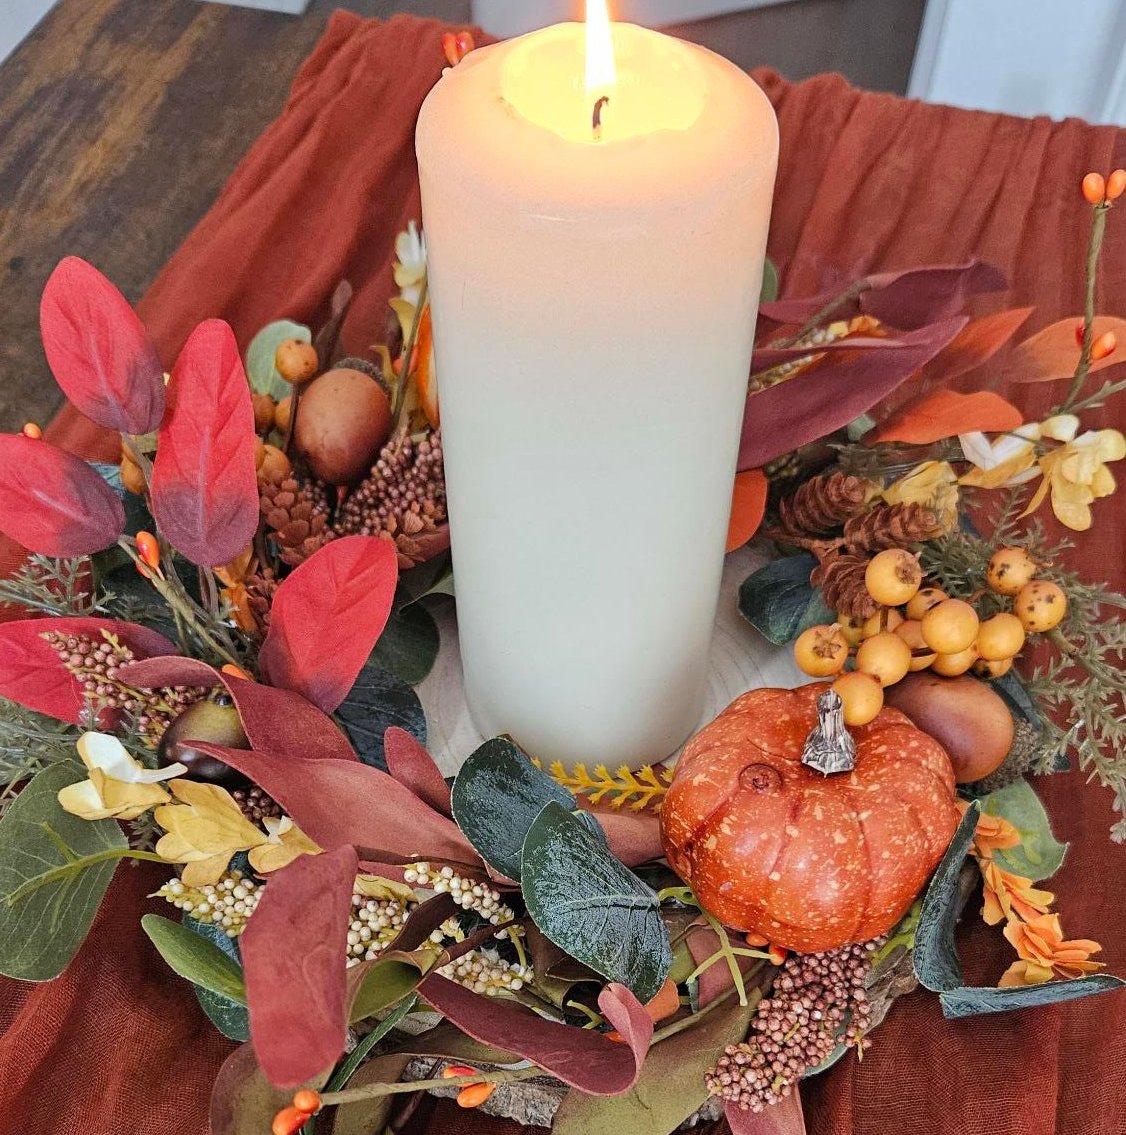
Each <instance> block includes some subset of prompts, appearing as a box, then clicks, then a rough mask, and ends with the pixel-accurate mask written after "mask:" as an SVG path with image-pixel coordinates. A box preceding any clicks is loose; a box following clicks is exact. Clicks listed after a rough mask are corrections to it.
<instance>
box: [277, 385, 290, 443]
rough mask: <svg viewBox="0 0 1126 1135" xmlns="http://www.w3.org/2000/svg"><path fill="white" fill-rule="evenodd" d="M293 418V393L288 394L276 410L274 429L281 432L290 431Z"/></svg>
mask: <svg viewBox="0 0 1126 1135" xmlns="http://www.w3.org/2000/svg"><path fill="white" fill-rule="evenodd" d="M292 420H293V395H292V394H287V395H286V396H285V397H284V398H283V399H282V400H281V401H280V402H279V403H278V404H277V407H276V409H275V410H274V429H276V430H277V431H278V433H281V434H287V433H289V425H290V422H291V421H292Z"/></svg>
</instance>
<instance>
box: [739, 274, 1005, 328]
mask: <svg viewBox="0 0 1126 1135" xmlns="http://www.w3.org/2000/svg"><path fill="white" fill-rule="evenodd" d="M861 283H863V284H865V285H866V287H865V289H864V290H862V291H860V292H859V293H858V294H857V296H856V298H855V299H853V300H851V301H850V302H848V303H845V304H842V305H841V306H840V307H837V308H834V309H833V312H832V314H831V315H830V317H829V318H830V319H849V318H851V317H852V316H854V315H873V316H875V317H876V318H877V319H880V320H883V321H884V322H885V323H888V324H890V325H891V326H892V327H898V328H906V329H913V328H922V327H924V326H926V325H927V324H930V323H937V322H939V321H940V320H944V319H947V318H948V317H950V316H953V315H956V314H957V313H958V312H960V311H961V310H962V308H963V307H964V306H965V303H966V299H967V297H969V296H971V295H974V294H977V293H979V292H998V291H1001V289H1003V288H1004V287H1005V284H1006V280H1005V277H1004V274H1003V273H1002V272H1001V271H999V270H998V269H997V268H994V267H993V266H992V265H991V264H985V263H983V262H982V261H980V260H971V261H969V262H968V263H966V264H942V265H935V266H931V267H924V268H907V269H905V270H900V271H897V272H880V273H877V274H876V275H873V276H867V277H865V279H864V280H863V281H861ZM841 291H843V289H837V290H834V291H831V292H824V293H823V294H822V295H819V296H811V297H810V298H809V299H791V300H776V301H774V302H773V303H764V304H762V306H761V308H760V310H761V313H762V314H763V315H765V316H766V317H767V318H768V319H773V320H774V321H776V322H778V323H805V322H806V320H809V319H812V318H813V317H814V316H815V315H817V314H818V312H820V311H822V310H823V309H824V308H825V306H826V305H827V304H828V303H830V302H831V301H832V300H834V299H836V298H837V296H838V295H840V294H841Z"/></svg>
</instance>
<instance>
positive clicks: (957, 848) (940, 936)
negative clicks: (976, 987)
mask: <svg viewBox="0 0 1126 1135" xmlns="http://www.w3.org/2000/svg"><path fill="white" fill-rule="evenodd" d="M980 813H981V806H980V805H979V804H978V803H977V802H976V801H975V802H974V803H973V804H971V805H970V806H969V808H968V809H967V811H966V814H965V816H964V817H963V818H962V822H961V823H960V824H959V825H958V830H957V831H956V832H955V833H954V838H953V839H952V840H951V841H950V846H949V847H948V848H947V849H946V854H945V855H944V856H943V857H942V862H941V863H940V864H939V865H938V870H937V871H935V873H934V877H933V878H932V879H931V881H930V886H929V887H927V893H926V897H925V898H924V899H923V909H922V911H921V913H920V914H919V925H918V926H917V927H916V928H915V952H914V958H913V961H914V966H915V976H916V977H917V978H918V979H919V982H920V983H921V984H922V985H923V986H924V987H925V988H927V989H929V990H931V991H932V992H934V993H941V992H942V991H943V990H946V989H957V988H958V987H959V986H961V984H962V966H961V963H960V962H959V961H958V954H957V952H956V951H955V949H954V927H955V926H956V925H957V923H958V916H959V915H960V914H961V907H960V904H959V901H958V899H959V894H960V885H959V879H960V876H961V874H962V864H963V863H965V861H966V856H967V854H969V850H970V844H972V843H973V841H974V833H975V832H976V831H977V818H978V816H979V815H980Z"/></svg>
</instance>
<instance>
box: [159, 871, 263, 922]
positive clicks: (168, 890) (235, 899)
mask: <svg viewBox="0 0 1126 1135" xmlns="http://www.w3.org/2000/svg"><path fill="white" fill-rule="evenodd" d="M261 895H262V887H261V885H260V884H258V883H256V882H255V881H254V880H253V879H249V878H244V877H243V874H242V872H241V871H227V872H225V873H224V874H223V877H222V878H221V879H220V880H219V882H218V883H216V884H214V885H211V884H208V885H207V886H205V887H186V886H185V885H184V883H183V882H182V881H181V880H180V879H171V880H169V882H167V883H165V884H164V886H163V887H161V888H160V890H159V891H157V892H156V896H157V897H159V898H162V899H165V900H167V901H168V902H170V903H171V904H172V905H173V906H174V907H176V908H177V910H182V911H183V912H184V913H185V914H187V915H190V916H191V917H192V918H195V919H197V920H198V921H200V922H210V923H213V924H214V925H216V926H221V927H222V928H223V929H224V930H225V931H226V932H227V936H228V937H229V938H237V937H238V936H239V935H240V934H241V933H242V930H243V927H244V926H245V925H246V922H247V919H249V918H250V916H251V915H252V914H253V913H254V908H255V907H256V906H257V905H258V900H259V898H260V897H261Z"/></svg>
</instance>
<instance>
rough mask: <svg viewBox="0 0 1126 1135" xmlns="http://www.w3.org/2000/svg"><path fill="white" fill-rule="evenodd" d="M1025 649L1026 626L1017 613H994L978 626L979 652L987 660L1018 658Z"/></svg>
mask: <svg viewBox="0 0 1126 1135" xmlns="http://www.w3.org/2000/svg"><path fill="white" fill-rule="evenodd" d="M1023 649H1024V626H1023V624H1022V623H1021V621H1020V619H1018V618H1017V617H1016V615H1010V614H1007V613H1002V614H1000V615H994V616H993V618H992V619H986V620H985V622H984V623H982V624H981V626H980V627H979V628H978V632H977V652H978V654H980V655H981V657H982V658H983V659H985V661H986V662H1004V661H1005V659H1007V658H1016V656H1017V655H1018V654H1020V652H1021V650H1023Z"/></svg>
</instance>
